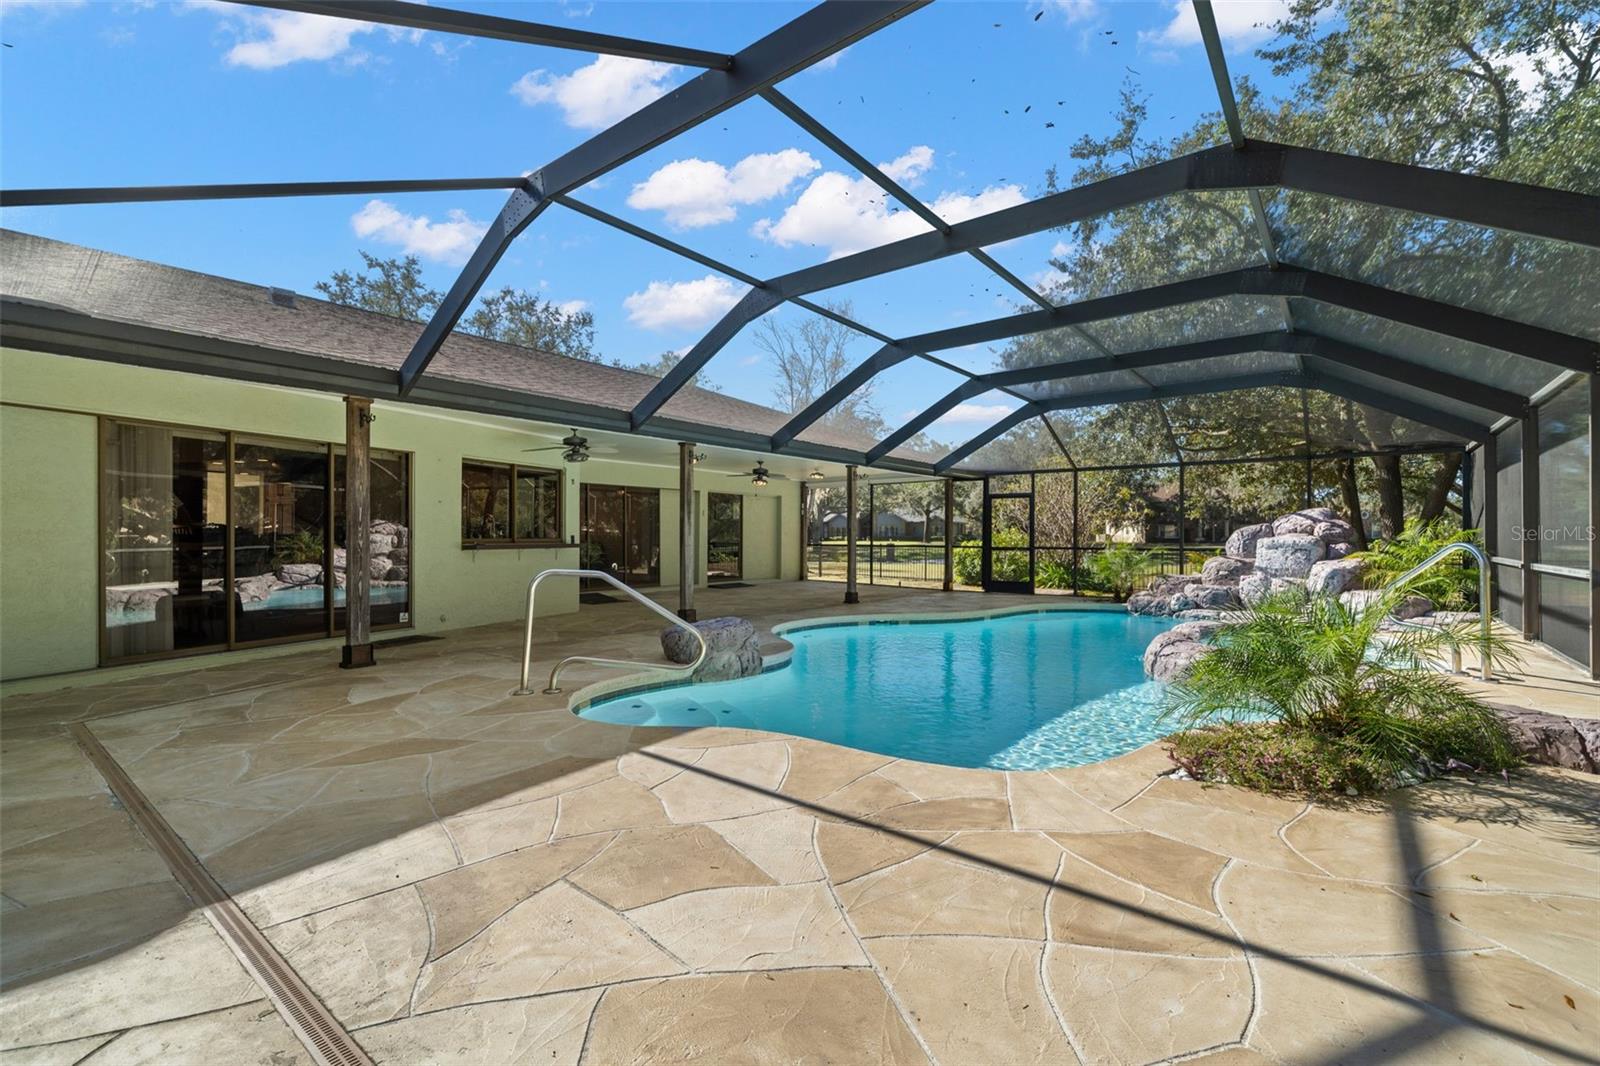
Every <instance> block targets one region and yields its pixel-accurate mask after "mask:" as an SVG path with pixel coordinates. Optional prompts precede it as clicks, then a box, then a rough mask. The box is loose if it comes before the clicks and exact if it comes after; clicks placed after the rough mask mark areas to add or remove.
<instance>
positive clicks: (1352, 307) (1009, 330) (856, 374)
mask: <svg viewBox="0 0 1600 1066" xmlns="http://www.w3.org/2000/svg"><path fill="white" fill-rule="evenodd" d="M1232 295H1251V296H1285V297H1290V296H1292V297H1300V298H1303V299H1308V300H1315V301H1317V302H1319V303H1325V304H1328V305H1330V306H1334V307H1341V308H1344V309H1346V310H1349V311H1355V312H1358V313H1360V314H1364V315H1370V316H1372V317H1375V318H1381V319H1385V320H1388V321H1391V322H1398V323H1401V324H1403V325H1407V326H1413V327H1416V328H1417V329H1422V330H1427V331H1429V332H1431V333H1436V334H1438V335H1440V336H1445V337H1454V338H1457V339H1460V340H1466V341H1471V342H1473V343H1476V344H1483V345H1487V346H1489V347H1492V348H1499V349H1500V350H1501V351H1506V352H1510V353H1512V354H1514V355H1520V356H1523V357H1524V358H1528V359H1536V360H1539V361H1540V362H1544V363H1549V364H1551V365H1553V366H1559V367H1564V368H1566V369H1569V370H1585V369H1586V368H1592V367H1593V366H1595V365H1596V360H1597V358H1600V346H1597V345H1596V344H1595V343H1594V342H1593V341H1589V340H1586V339H1584V338H1582V337H1574V336H1571V335H1569V334H1565V333H1558V332H1556V331H1555V330H1551V329H1545V328H1543V327H1540V326H1532V325H1528V324H1527V323H1525V322H1517V321H1514V320H1512V319H1508V318H1500V317H1498V316H1496V315H1491V314H1486V313H1484V312H1482V311H1473V310H1469V309H1467V308H1464V307H1456V306H1454V305H1452V304H1447V303H1442V302H1440V301H1437V300H1429V299H1426V298H1425V297H1421V296H1412V295H1410V294H1409V293H1403V292H1396V291H1394V290H1392V289H1385V288H1383V287H1381V286H1378V285H1371V284H1368V283H1366V282H1361V281H1352V280H1351V279H1349V278H1342V277H1338V276H1337V275H1333V274H1324V273H1321V272H1319V271H1315V270H1307V269H1304V268H1301V267H1296V266H1292V265H1289V264H1284V265H1283V266H1282V267H1280V268H1279V269H1277V270H1271V269H1267V268H1265V267H1246V268H1244V269H1241V270H1230V271H1225V272H1223V273H1219V274H1209V275H1204V276H1202V277H1198V278H1191V279H1188V280H1185V281H1177V282H1171V283H1169V284H1166V285H1155V286H1152V287H1150V288H1147V289H1136V290H1134V291H1132V292H1126V293H1118V294H1116V295H1112V296H1102V297H1097V298H1094V299H1090V300H1080V301H1078V302H1076V303H1071V304H1063V305H1062V306H1061V307H1059V308H1057V309H1055V310H1054V311H1029V312H1025V313H1022V314H1016V315H1007V316H1005V317H1003V318H996V319H990V320H988V321H984V322H973V323H968V324H966V325H962V326H954V327H951V328H949V329H944V330H938V331H935V332H932V333H922V334H917V335H914V336H909V337H903V338H901V339H900V340H898V341H896V342H895V343H894V345H887V346H885V347H884V348H883V349H880V350H879V351H878V353H876V354H875V355H873V356H872V357H871V358H869V359H867V360H865V361H863V362H862V363H861V364H860V365H859V366H857V367H855V368H854V369H853V370H851V371H850V373H849V374H847V375H846V376H845V377H844V378H842V379H840V381H839V382H838V384H836V385H835V386H833V387H832V388H830V389H829V390H828V391H827V392H825V393H823V394H822V395H821V396H819V397H818V398H817V399H816V400H815V401H813V402H812V403H811V404H809V405H808V406H807V407H806V408H805V409H804V410H802V411H801V412H800V413H799V414H797V415H795V416H794V417H793V418H792V419H790V420H789V422H788V423H787V424H785V425H784V427H783V428H782V429H781V430H779V431H778V432H777V433H776V434H774V435H773V437H772V448H773V450H774V451H777V450H781V449H783V448H784V447H785V446H787V445H788V444H789V442H790V441H792V440H794V439H795V438H796V437H797V436H798V435H799V434H801V433H803V432H805V430H806V429H807V428H808V427H809V426H811V425H813V424H814V423H816V422H817V421H818V420H820V419H822V418H824V417H826V416H827V414H828V412H829V411H831V410H832V409H833V408H834V407H835V406H836V405H837V404H839V403H840V402H842V401H843V400H844V399H845V398H847V397H848V396H849V395H850V394H851V393H853V392H855V391H856V390H858V389H860V388H861V387H862V386H864V385H866V384H867V383H868V382H870V381H871V380H872V378H873V377H874V376H876V375H877V374H879V373H881V372H882V371H884V370H887V369H889V368H890V367H893V366H895V365H897V364H899V363H901V362H903V361H904V360H906V359H909V358H911V357H913V356H914V355H917V354H922V353H930V352H936V351H943V350H946V349H951V348H962V347H966V346H967V345H970V344H982V343H985V342H989V341H996V340H1005V339H1008V338H1011V337H1020V336H1027V335H1029V334H1036V333H1043V332H1047V331H1049V330H1053V329H1063V328H1067V327H1070V326H1073V325H1077V324H1080V323H1093V322H1098V321H1103V320H1105V319H1110V318H1118V317H1121V316H1123V315H1130V314H1138V313H1140V312H1145V311H1156V310H1161V309H1164V308H1169V307H1178V306H1182V305H1183V304H1189V303H1198V302H1200V301H1202V300H1210V299H1217V298H1219V297H1224V296H1232ZM1299 335H1300V336H1310V335H1309V334H1303V333H1302V334H1299ZM1250 336H1253V337H1260V338H1263V340H1262V343H1261V347H1260V348H1252V347H1250V346H1249V345H1241V342H1240V341H1239V339H1237V338H1225V339H1224V340H1222V341H1216V342H1202V344H1204V345H1220V346H1221V347H1216V348H1211V347H1199V348H1195V349H1194V351H1193V352H1192V353H1191V354H1189V355H1187V356H1185V358H1204V357H1206V356H1207V355H1209V354H1215V355H1229V354H1239V353H1241V352H1246V351H1254V350H1261V349H1263V348H1264V349H1266V350H1276V351H1295V352H1297V353H1301V354H1304V353H1305V352H1306V351H1308V350H1307V349H1296V348H1278V347H1273V345H1274V344H1275V343H1281V342H1274V341H1272V340H1268V339H1266V338H1271V337H1277V336H1280V334H1277V333H1268V334H1251V335H1250ZM1321 343H1322V344H1323V345H1324V347H1323V348H1322V350H1320V351H1319V352H1317V353H1314V354H1320V355H1323V356H1325V357H1327V358H1330V359H1333V360H1335V361H1342V362H1346V363H1350V365H1355V364H1354V363H1352V362H1351V359H1353V358H1356V355H1355V354H1354V353H1365V356H1366V358H1365V359H1364V365H1363V366H1362V368H1363V369H1372V372H1375V373H1385V374H1386V375H1387V376H1391V377H1393V378H1394V379H1395V380H1398V381H1405V382H1407V383H1410V384H1418V385H1421V387H1425V388H1442V389H1443V390H1444V391H1446V392H1447V393H1449V394H1450V395H1456V396H1459V397H1460V398H1462V399H1468V398H1469V397H1468V394H1469V393H1470V394H1473V395H1474V396H1476V397H1477V398H1475V399H1471V400H1470V402H1472V403H1475V404H1477V405H1478V406H1481V407H1485V408H1487V409H1489V410H1494V411H1500V412H1502V413H1505V414H1514V412H1515V411H1520V409H1521V408H1522V407H1524V406H1526V401H1525V399H1524V398H1522V397H1520V396H1518V395H1517V394H1515V393H1512V392H1508V391H1506V390H1504V389H1498V388H1496V387H1494V386H1493V385H1487V384H1485V383H1483V382H1478V381H1473V380H1471V379H1468V378H1464V377H1461V376H1459V375H1452V374H1447V373H1445V372H1443V371H1431V372H1430V371H1427V370H1426V368H1421V367H1418V365H1417V364H1414V363H1410V362H1407V361H1405V360H1403V359H1401V358H1400V357H1398V356H1391V355H1388V354H1386V353H1381V352H1373V351H1369V350H1367V349H1362V348H1359V347H1357V346H1354V345H1348V344H1344V343H1343V342H1340V341H1336V340H1333V339H1331V338H1326V337H1324V338H1322V341H1321ZM1180 347H1187V346H1173V347H1172V348H1167V349H1153V351H1157V352H1170V353H1172V354H1173V355H1174V357H1175V358H1173V359H1170V360H1169V359H1158V360H1156V362H1154V363H1143V364H1141V363H1140V362H1139V360H1140V358H1141V356H1142V354H1143V353H1129V354H1127V355H1123V356H1117V357H1115V358H1105V359H1087V360H1076V361H1073V362H1070V363H1060V364H1056V365H1057V366H1059V367H1061V368H1062V371H1063V373H1062V374H1061V375H1060V376H1062V377H1070V376H1074V374H1075V373H1082V374H1089V373H1103V372H1105V371H1108V370H1117V369H1123V368H1125V367H1136V366H1139V365H1146V366H1149V365H1156V364H1157V363H1161V362H1169V361H1177V359H1176V355H1177V353H1178V349H1179V348H1180ZM1118 360H1121V362H1118ZM1380 365H1383V366H1385V369H1383V370H1378V369H1373V368H1376V367H1378V366H1380ZM1413 372H1415V373H1413ZM1416 373H1420V374H1424V375H1427V376H1430V377H1431V379H1432V380H1431V382H1430V383H1428V384H1422V381H1421V380H1420V379H1419V378H1418V377H1417V376H1415V374H1416ZM1051 376H1052V375H1050V374H1048V373H1043V372H1042V368H1023V369H1019V370H1017V371H1000V372H997V373H993V374H989V375H983V377H984V379H985V380H987V381H988V382H989V383H990V385H992V386H994V387H997V388H1006V387H1011V386H1015V385H1020V384H1026V383H1029V382H1035V381H1042V380H1048V379H1049V378H1050V377H1051ZM963 387H965V386H963ZM899 443H904V441H901V442H899ZM895 446H898V445H895ZM890 450H892V447H891V449H890ZM884 454H887V453H886V452H885V453H884Z"/></svg>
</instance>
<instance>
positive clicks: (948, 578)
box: [944, 477, 956, 592]
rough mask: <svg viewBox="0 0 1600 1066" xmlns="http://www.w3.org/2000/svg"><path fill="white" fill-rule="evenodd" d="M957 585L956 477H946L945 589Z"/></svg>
mask: <svg viewBox="0 0 1600 1066" xmlns="http://www.w3.org/2000/svg"><path fill="white" fill-rule="evenodd" d="M955 587H956V479H955V478H953V477H947V478H945V479H944V590H945V591H946V592H950V591H952V590H953V589H954V588H955Z"/></svg>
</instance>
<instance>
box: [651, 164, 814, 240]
mask: <svg viewBox="0 0 1600 1066" xmlns="http://www.w3.org/2000/svg"><path fill="white" fill-rule="evenodd" d="M821 169H822V164H821V163H819V162H817V161H816V160H815V159H813V158H812V157H811V156H810V154H808V153H806V152H802V151H800V150H799V149H798V148H785V149H784V150H783V151H781V152H764V153H761V154H759V155H747V156H745V157H744V158H743V159H741V160H739V162H737V163H735V164H734V165H733V169H731V170H730V169H728V168H727V167H725V166H723V165H722V164H721V163H714V162H710V161H709V160H705V159H678V160H674V161H673V162H671V163H668V164H667V165H666V166H664V167H662V168H661V169H660V170H657V171H656V172H655V173H654V174H651V175H650V176H649V177H648V178H646V179H645V180H644V181H642V182H640V183H639V184H637V185H635V186H634V187H633V192H631V193H629V194H628V206H629V207H635V208H638V209H639V210H641V211H661V212H664V213H665V214H666V216H667V221H668V222H669V223H671V224H672V225H673V226H676V227H678V228H679V229H693V228H696V227H699V226H712V225H715V224H716V223H718V222H728V221H731V220H732V219H733V217H734V215H735V214H736V213H737V211H738V205H740V204H754V203H760V202H761V201H762V200H770V199H772V198H773V197H774V196H778V195H780V194H782V193H785V192H788V191H789V187H790V186H791V185H793V184H794V183H795V182H796V181H797V180H799V179H800V178H803V177H805V176H806V175H807V174H810V173H811V172H812V171H814V170H821Z"/></svg>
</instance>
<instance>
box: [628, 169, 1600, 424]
mask: <svg viewBox="0 0 1600 1066" xmlns="http://www.w3.org/2000/svg"><path fill="white" fill-rule="evenodd" d="M1269 187H1281V188H1286V189H1297V190H1300V191H1303V192H1314V193H1321V194H1323V195H1325V196H1333V197H1337V198H1339V199H1344V200H1353V201H1356V202H1360V203H1369V204H1376V205H1379V206H1383V207H1393V208H1398V209H1400V210H1405V211H1411V212H1415V213H1417V214H1422V215H1429V216H1433V217H1437V218H1447V219H1453V220H1455V221H1459V222H1467V223H1471V224H1474V225H1479V226H1488V227H1492V228H1496V229H1502V230H1508V231H1512V232H1518V233H1526V234H1530V235H1532V236H1536V237H1544V238H1548V239H1551V240H1557V241H1565V242H1569V243H1575V244H1585V245H1589V246H1592V247H1600V197H1595V196H1585V195H1583V194H1580V193H1571V192H1565V191H1563V190H1559V189H1546V188H1542V187H1539V186H1533V185H1524V184H1521V183H1518V182H1510V181H1500V180H1498V179H1495V178H1481V177H1477V176H1476V175H1470V174H1456V173H1453V172H1449V171H1443V170H1430V169H1428V168H1425V167H1417V166H1411V165H1408V164H1401V163H1386V162H1383V161H1381V160H1375V159H1363V158H1360V157H1357V156H1347V155H1339V154H1338V153H1335V152H1324V151H1320V150H1317V149H1313V148H1297V147H1292V146H1289V145H1282V144H1274V143H1271V142H1267V141H1247V142H1245V143H1244V144H1243V145H1241V146H1240V147H1238V148H1234V147H1232V146H1231V145H1222V146H1219V147H1216V148H1206V149H1202V150H1201V151H1198V152H1194V153H1191V154H1190V155H1187V156H1180V157H1179V158H1177V159H1171V160H1167V161H1165V162H1162V163H1156V164H1153V165H1151V166H1148V167H1143V168H1140V169H1139V170H1133V171H1128V172H1127V173H1124V174H1117V175H1115V176H1113V177H1110V178H1106V179H1104V180H1102V181H1098V182H1094V183H1092V184H1089V185H1082V186H1079V187H1078V188H1075V189H1068V190H1066V191H1064V192H1059V193H1054V194H1052V195H1050V196H1045V197H1041V198H1040V199H1038V200H1031V201H1029V202H1027V203H1024V204H1019V205H1017V206H1015V207H1009V208H1005V209H1003V210H1000V211H995V212H991V213H990V214H987V215H980V216H978V217H977V218H973V219H968V220H967V221H965V222H960V223H956V224H955V225H952V226H950V227H949V228H948V229H947V230H944V231H940V230H937V229H935V230H931V231H929V232H927V233H922V234H918V235H916V236H914V237H906V238H903V239H901V240H898V241H892V242H890V243H889V244H884V245H880V246H878V247H876V248H870V249H867V250H866V251H862V252H857V253H855V254H853V255H847V256H843V257H841V258H839V259H833V260H829V261H828V262H825V263H819V264H817V265H816V266H811V267H806V268H805V269H803V270H797V271H793V272H791V273H788V274H783V275H780V276H778V277H775V278H772V279H770V280H769V281H768V282H767V287H768V288H770V289H772V290H774V291H775V292H777V293H779V294H780V295H781V296H782V297H783V298H785V299H791V298H793V297H796V296H806V295H810V294H812V293H815V292H818V291H821V290H823V289H831V288H834V287H836V286H840V285H847V284H849V283H851V282H856V281H863V280H865V279H867V278H872V277H877V276H878V275H880V274H887V273H890V272H892V271H896V270H901V269H904V268H906V267H912V266H918V265H920V264H923V263H927V262H931V261H933V260H936V259H942V258H945V257H948V256H951V255H956V254H958V253H961V252H967V251H971V250H972V249H975V248H976V249H981V248H984V247H986V246H989V245H993V244H996V243H999V242H1001V241H1007V240H1013V239H1015V238H1018V237H1025V236H1028V235H1030V234H1033V233H1038V232H1040V231H1042V230H1046V229H1053V228H1056V227H1059V226H1064V225H1068V224H1070V223H1072V222H1077V221H1081V220H1083V219H1085V218H1090V217H1093V216H1096V215H1103V214H1106V213H1107V212H1110V211H1114V210H1116V209H1118V208H1123V207H1129V206H1132V205H1134V204H1139V203H1144V202H1147V201H1149V200H1154V199H1157V198H1159V197H1163V196H1168V195H1171V194H1173V193H1177V192H1183V191H1186V190H1224V189H1260V188H1269ZM1053 314H1054V313H1053V312H1049V311H1039V312H1034V313H1033V314H1032V315H1019V316H1014V317H1015V318H1016V319H1024V320H1026V319H1035V321H1036V322H1037V327H1036V328H1037V329H1049V328H1052V327H1054V326H1057V325H1064V324H1067V323H1066V322H1065V321H1061V320H1052V316H1053ZM1036 316H1037V317H1036ZM1017 325H1018V323H1013V324H1012V325H1009V326H1003V327H1000V328H1001V329H1004V330H1008V331H1010V332H1004V333H1001V334H999V335H998V336H991V337H989V338H987V339H991V340H993V339H998V338H999V337H1003V336H1014V335H1016V333H1017V332H1021V331H1020V330H1017V329H1016V326H1017ZM948 332H955V331H948ZM978 339H980V340H981V339H983V338H982V337H979V338H978ZM962 343H974V341H965V342H962ZM906 346H908V347H911V349H912V350H913V351H915V350H917V348H916V346H910V345H906ZM952 346H959V345H952ZM715 354H716V353H715V352H710V353H708V354H706V355H705V357H704V359H709V358H710V357H711V356H712V355H715ZM688 362H689V360H688V358H687V357H685V359H684V360H682V361H681V362H680V363H679V368H681V369H683V370H684V371H685V375H684V380H687V379H688V377H690V376H692V375H693V374H694V373H696V372H697V371H699V370H700V369H701V367H702V366H703V365H704V360H702V362H701V363H700V364H699V365H693V366H689V365H686V364H688ZM669 395H670V393H666V394H664V395H657V394H656V393H652V395H651V396H649V397H646V399H645V401H642V402H641V403H640V404H639V405H638V406H637V407H636V408H635V409H634V423H635V424H636V425H637V424H639V423H641V422H643V421H644V420H646V419H648V418H649V417H650V416H651V415H653V414H654V413H655V411H656V410H658V409H659V408H660V406H661V404H662V403H664V402H665V401H666V398H667V396H669Z"/></svg>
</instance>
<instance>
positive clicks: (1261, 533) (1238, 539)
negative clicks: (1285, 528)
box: [1222, 522, 1272, 559]
mask: <svg viewBox="0 0 1600 1066" xmlns="http://www.w3.org/2000/svg"><path fill="white" fill-rule="evenodd" d="M1270 536H1272V523H1270V522H1262V523H1260V524H1259V525H1254V526H1240V527H1239V528H1238V529H1236V530H1234V531H1233V532H1232V533H1230V534H1228V542H1227V543H1226V544H1225V545H1223V548H1222V554H1224V555H1226V556H1227V557H1228V558H1230V559H1254V558H1255V557H1256V545H1257V544H1258V543H1260V542H1261V541H1262V540H1264V539H1266V538H1267V537H1270Z"/></svg>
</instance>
